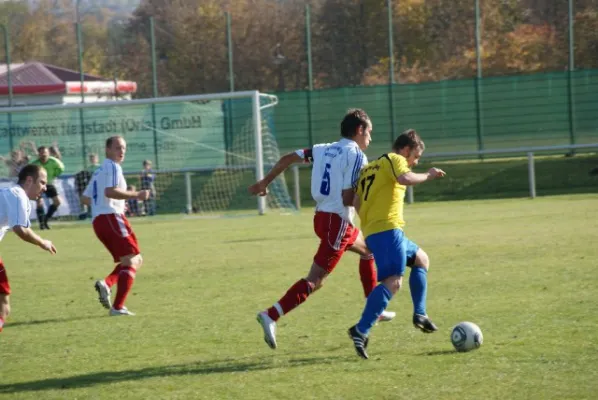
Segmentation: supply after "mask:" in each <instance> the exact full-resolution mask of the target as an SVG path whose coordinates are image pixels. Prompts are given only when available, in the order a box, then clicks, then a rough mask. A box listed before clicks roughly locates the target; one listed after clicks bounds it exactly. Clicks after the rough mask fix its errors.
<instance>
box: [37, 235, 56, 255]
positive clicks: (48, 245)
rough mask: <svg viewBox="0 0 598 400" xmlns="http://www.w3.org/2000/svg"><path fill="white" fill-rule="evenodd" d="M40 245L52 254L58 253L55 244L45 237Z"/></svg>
mask: <svg viewBox="0 0 598 400" xmlns="http://www.w3.org/2000/svg"><path fill="white" fill-rule="evenodd" d="M40 247H41V248H42V249H44V250H46V251H47V252H48V253H50V254H56V247H54V244H53V243H52V242H50V241H49V240H45V239H44V241H43V242H42V244H41V246H40Z"/></svg>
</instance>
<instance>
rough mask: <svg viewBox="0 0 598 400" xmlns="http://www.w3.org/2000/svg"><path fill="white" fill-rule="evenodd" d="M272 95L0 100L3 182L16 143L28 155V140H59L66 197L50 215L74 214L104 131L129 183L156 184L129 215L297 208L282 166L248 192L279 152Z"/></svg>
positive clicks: (60, 184) (11, 170)
mask: <svg viewBox="0 0 598 400" xmlns="http://www.w3.org/2000/svg"><path fill="white" fill-rule="evenodd" d="M277 103H278V98H277V97H276V96H274V95H270V94H265V93H260V92H258V91H243V92H227V93H214V94H205V95H192V96H176V97H162V98H152V99H140V100H121V101H106V102H95V103H80V104H68V105H48V106H24V107H13V108H0V154H3V155H5V156H4V160H5V162H4V163H3V165H2V167H3V169H2V170H0V177H1V178H2V179H0V185H7V184H10V183H11V182H12V181H14V175H15V173H16V170H17V169H18V166H17V165H16V164H19V163H22V161H19V156H18V155H15V153H16V152H20V153H22V155H23V156H24V157H26V158H27V157H28V160H29V161H32V160H34V159H35V158H37V157H36V155H35V154H34V152H33V151H32V150H31V149H32V147H35V146H42V145H43V146H51V145H55V146H57V147H58V148H59V149H60V153H61V156H62V161H63V162H64V164H65V167H66V171H65V173H64V174H63V175H62V176H61V177H60V178H59V179H57V180H56V182H55V184H56V186H57V188H58V191H59V193H60V195H61V196H62V197H63V199H65V200H66V201H63V203H62V205H61V207H60V208H59V210H58V212H57V213H56V214H55V215H57V216H77V215H80V214H81V213H82V212H83V210H82V209H81V206H80V204H79V193H80V192H81V185H82V183H84V182H85V180H84V179H83V180H81V179H82V176H83V175H84V171H92V170H93V167H92V166H91V160H90V155H91V154H97V155H98V156H99V159H100V161H101V160H102V159H103V158H104V142H105V140H106V138H108V137H109V136H113V135H122V136H123V137H124V138H125V139H126V140H127V147H128V148H127V155H126V159H125V162H124V163H123V171H124V172H125V175H126V176H127V183H128V184H130V185H134V186H135V187H136V189H140V188H146V187H149V188H150V189H151V190H152V191H153V193H154V194H153V196H152V199H151V200H150V201H149V202H145V203H144V204H134V203H132V204H130V208H131V210H129V211H130V212H131V214H132V215H154V214H172V213H180V212H188V213H202V214H220V213H226V212H240V211H242V210H249V209H254V210H255V209H256V208H257V212H258V213H259V214H264V213H265V212H266V210H268V209H271V210H274V209H281V210H293V209H294V205H293V202H292V200H291V197H290V195H289V191H288V188H287V185H286V182H285V180H284V175H281V176H280V177H279V178H277V180H276V181H274V182H273V183H272V184H271V186H270V191H269V194H268V196H266V197H258V198H257V200H256V199H255V198H252V196H250V195H249V193H248V192H247V186H248V185H250V184H252V183H253V182H255V181H256V180H259V179H262V178H263V177H264V172H265V171H264V170H265V169H268V168H271V167H272V166H273V164H274V163H275V162H276V161H277V160H278V158H279V157H280V153H279V150H278V145H277V142H276V135H275V124H274V110H275V106H276V104H277ZM33 143H34V145H32V144H33ZM24 144H27V145H24ZM26 149H28V151H25V150H26ZM27 153H28V154H27ZM147 162H149V163H150V164H151V166H150V167H149V168H148V169H147V171H146V170H145V168H146V167H145V166H144V165H145V164H146V163H147ZM11 163H12V164H13V165H11ZM81 174H83V175H81ZM256 202H257V204H256ZM256 206H257V207H256ZM33 217H35V216H33Z"/></svg>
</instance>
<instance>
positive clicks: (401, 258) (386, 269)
mask: <svg viewBox="0 0 598 400" xmlns="http://www.w3.org/2000/svg"><path fill="white" fill-rule="evenodd" d="M365 244H366V245H367V246H368V248H369V249H370V250H371V252H372V253H373V254H374V259H375V260H376V267H377V269H378V281H382V280H384V279H386V278H388V277H389V276H392V275H400V276H403V275H405V267H406V266H412V265H413V264H414V263H415V255H416V254H417V251H418V250H419V247H418V246H417V245H416V244H415V243H413V242H412V241H411V240H409V239H407V238H406V237H405V234H404V233H403V231H402V230H401V229H391V230H389V231H384V232H378V233H374V234H373V235H370V236H368V237H367V238H366V239H365Z"/></svg>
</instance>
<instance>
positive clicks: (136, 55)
mask: <svg viewBox="0 0 598 400" xmlns="http://www.w3.org/2000/svg"><path fill="white" fill-rule="evenodd" d="M119 1H122V2H126V3H127V4H126V6H128V7H130V6H131V3H130V1H129V0H110V2H107V0H106V2H105V3H100V4H104V6H103V7H102V6H97V2H86V0H82V4H83V5H84V7H83V11H82V12H81V10H80V12H81V13H80V15H81V17H80V18H81V24H82V31H83V46H84V53H83V56H84V62H83V66H84V69H85V72H87V73H91V74H97V75H101V76H105V77H107V78H113V77H118V78H119V79H131V80H135V81H137V82H138V84H139V96H140V97H149V96H151V95H152V81H151V76H152V74H151V47H150V25H149V18H150V16H153V17H154V20H155V38H156V54H157V60H158V62H157V70H158V81H159V94H160V95H161V96H168V95H181V94H191V93H209V92H219V91H227V90H229V86H230V80H229V79H230V77H229V76H228V48H227V37H226V18H225V13H226V12H228V13H230V16H231V22H232V24H231V33H232V39H233V46H232V54H233V66H234V68H233V69H234V84H235V89H236V90H244V89H260V90H267V91H276V90H303V89H305V88H307V86H308V81H307V53H306V33H305V23H306V20H305V5H306V4H310V6H311V36H312V60H313V76H314V82H313V83H314V87H316V88H327V87H343V86H354V85H372V84H386V83H388V81H389V48H388V47H389V43H388V42H389V41H388V14H387V12H388V10H387V1H386V0H311V1H308V0H285V1H281V0H195V1H191V0H142V1H141V3H140V4H138V5H137V6H136V7H134V11H133V12H132V13H130V14H128V15H123V14H122V13H119V12H118V7H117V6H119ZM94 4H95V5H94ZM480 4H481V15H482V19H481V29H482V41H481V58H482V65H483V74H484V76H496V75H505V74H518V73H534V72H540V71H564V70H566V68H567V66H568V62H567V60H568V25H567V17H568V7H567V2H566V1H563V2H554V1H552V0H480ZM115 7H116V8H115ZM132 8H133V7H132ZM75 16H76V12H75V10H74V4H73V2H72V1H70V0H40V1H39V2H38V3H37V5H36V6H35V7H34V8H30V7H29V6H28V5H27V3H26V2H22V1H9V2H3V3H2V4H0V23H3V24H7V26H8V27H9V29H10V32H11V39H12V40H11V55H12V60H13V62H23V61H29V60H36V61H41V62H46V63H49V64H55V65H59V66H62V67H66V68H71V69H77V68H78V64H77V47H76V36H75V28H74V22H75V21H76V19H75ZM392 23H393V31H394V36H393V41H394V49H393V50H394V52H393V54H394V61H395V65H394V71H395V81H397V82H423V81H436V80H442V79H458V78H470V77H473V76H475V74H476V51H475V12H474V0H425V1H424V0H394V1H393V9H392ZM574 23H575V35H574V38H575V47H574V55H575V64H576V67H577V68H597V67H598V0H575V12H574Z"/></svg>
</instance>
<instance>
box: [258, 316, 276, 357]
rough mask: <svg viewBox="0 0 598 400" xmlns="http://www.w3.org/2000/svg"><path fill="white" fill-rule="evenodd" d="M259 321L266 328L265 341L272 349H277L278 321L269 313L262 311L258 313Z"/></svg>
mask: <svg viewBox="0 0 598 400" xmlns="http://www.w3.org/2000/svg"><path fill="white" fill-rule="evenodd" d="M257 322H259V323H260V325H261V326H262V329H263V330H264V341H265V342H266V343H267V344H268V346H270V348H271V349H272V350H275V349H276V322H275V321H274V320H273V319H272V318H270V316H269V315H268V313H266V312H260V313H258V314H257Z"/></svg>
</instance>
